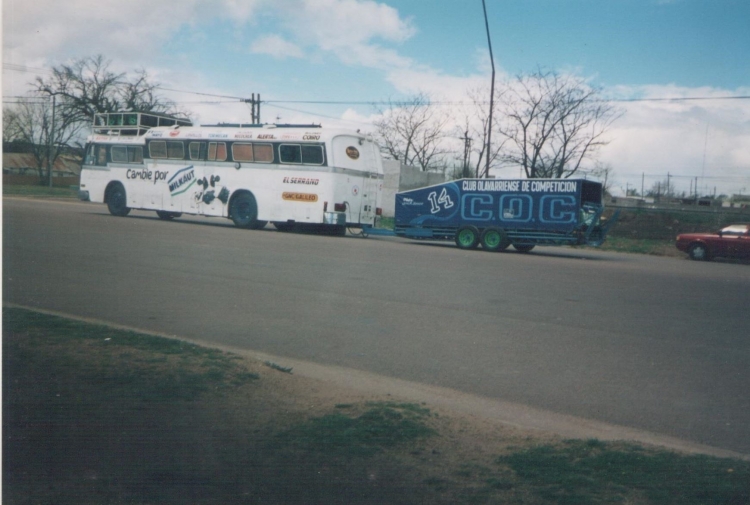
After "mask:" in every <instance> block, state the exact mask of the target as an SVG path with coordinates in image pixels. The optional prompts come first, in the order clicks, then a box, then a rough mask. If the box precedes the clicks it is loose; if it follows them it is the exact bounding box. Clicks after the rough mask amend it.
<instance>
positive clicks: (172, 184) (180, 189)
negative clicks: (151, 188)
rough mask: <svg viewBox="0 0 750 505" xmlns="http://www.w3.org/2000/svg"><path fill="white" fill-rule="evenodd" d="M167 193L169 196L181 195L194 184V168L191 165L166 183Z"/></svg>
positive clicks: (179, 171)
mask: <svg viewBox="0 0 750 505" xmlns="http://www.w3.org/2000/svg"><path fill="white" fill-rule="evenodd" d="M167 184H168V185H169V193H170V195H171V196H177V195H181V194H182V193H184V192H185V191H187V190H188V189H190V186H192V185H193V184H195V168H194V167H193V165H190V166H189V167H185V168H183V169H180V170H178V171H177V172H176V173H175V174H174V175H173V176H172V177H171V178H170V179H169V180H168V181H167Z"/></svg>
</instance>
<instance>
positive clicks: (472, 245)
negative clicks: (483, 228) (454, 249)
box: [455, 226, 479, 249]
mask: <svg viewBox="0 0 750 505" xmlns="http://www.w3.org/2000/svg"><path fill="white" fill-rule="evenodd" d="M455 240H456V245H457V246H458V247H459V249H476V248H477V246H478V245H479V230H478V229H477V227H476V226H462V227H460V228H459V229H458V230H456V239H455Z"/></svg>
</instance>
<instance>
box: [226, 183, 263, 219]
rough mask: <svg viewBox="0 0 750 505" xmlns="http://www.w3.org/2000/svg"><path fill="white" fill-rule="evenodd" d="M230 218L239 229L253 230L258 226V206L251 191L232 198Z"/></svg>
mask: <svg viewBox="0 0 750 505" xmlns="http://www.w3.org/2000/svg"><path fill="white" fill-rule="evenodd" d="M229 218H230V219H231V220H232V221H233V222H234V225H235V226H237V227H238V228H252V227H253V226H257V224H258V204H257V203H256V201H255V197H254V196H253V194H252V193H250V192H249V191H243V192H242V193H239V194H237V195H235V196H233V197H232V201H231V202H230V204H229Z"/></svg>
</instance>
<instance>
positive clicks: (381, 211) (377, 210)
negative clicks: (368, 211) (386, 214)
mask: <svg viewBox="0 0 750 505" xmlns="http://www.w3.org/2000/svg"><path fill="white" fill-rule="evenodd" d="M375 215H376V216H382V215H383V209H381V208H380V207H375Z"/></svg>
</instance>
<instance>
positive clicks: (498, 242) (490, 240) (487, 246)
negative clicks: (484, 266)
mask: <svg viewBox="0 0 750 505" xmlns="http://www.w3.org/2000/svg"><path fill="white" fill-rule="evenodd" d="M479 242H480V243H481V244H482V249H484V250H485V251H490V252H495V251H504V250H505V249H507V248H508V246H509V245H510V240H508V235H507V234H506V233H505V231H504V230H502V229H500V228H486V229H485V230H484V231H483V232H482V235H481V237H480V238H479Z"/></svg>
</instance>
